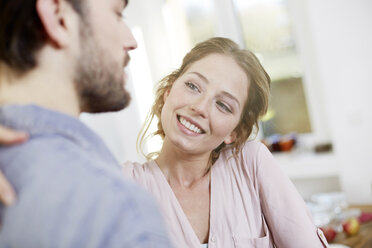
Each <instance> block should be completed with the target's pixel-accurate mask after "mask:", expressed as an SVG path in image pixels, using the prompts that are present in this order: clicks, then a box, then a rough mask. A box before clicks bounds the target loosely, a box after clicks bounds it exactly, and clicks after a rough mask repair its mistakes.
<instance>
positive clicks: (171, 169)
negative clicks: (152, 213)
mask: <svg viewBox="0 0 372 248" xmlns="http://www.w3.org/2000/svg"><path fill="white" fill-rule="evenodd" d="M209 155H210V154H190V153H186V152H184V151H182V150H180V149H179V148H177V147H176V146H174V145H172V144H168V143H167V141H164V144H163V147H162V150H161V151H160V154H159V156H158V158H157V159H156V163H157V164H158V166H159V168H160V170H161V171H162V172H163V174H164V176H165V178H166V179H167V180H168V182H169V184H170V185H177V186H181V187H183V188H192V187H193V186H195V185H196V184H199V182H201V181H204V180H206V179H208V180H209V170H208V168H209V166H208V162H209Z"/></svg>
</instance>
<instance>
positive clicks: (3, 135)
mask: <svg viewBox="0 0 372 248" xmlns="http://www.w3.org/2000/svg"><path fill="white" fill-rule="evenodd" d="M27 139H28V134H27V133H24V132H18V131H14V130H11V129H9V128H6V127H3V126H0V144H1V145H12V144H18V143H22V142H24V141H26V140H27Z"/></svg>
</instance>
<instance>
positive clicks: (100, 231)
mask: <svg viewBox="0 0 372 248" xmlns="http://www.w3.org/2000/svg"><path fill="white" fill-rule="evenodd" d="M44 143H45V144H44ZM7 152H10V153H2V154H8V155H10V156H12V153H13V155H14V154H18V156H16V157H14V156H13V158H12V159H11V158H10V157H8V159H5V161H3V159H2V160H1V161H0V162H1V165H2V169H3V172H4V173H5V176H6V177H7V178H9V179H10V181H11V183H12V184H13V185H14V187H15V189H16V191H17V194H18V202H17V204H16V205H15V206H14V207H12V208H9V209H5V210H4V211H3V216H2V217H3V224H4V227H5V226H6V228H3V229H2V231H1V233H2V235H3V237H4V238H5V240H12V237H13V236H12V235H15V234H16V233H18V234H21V235H22V237H24V239H25V242H24V244H26V242H31V243H33V242H34V237H36V238H40V239H42V238H45V237H47V236H51V237H53V240H52V239H49V238H47V239H45V241H46V242H54V241H58V242H62V243H63V242H65V241H64V237H66V236H69V235H71V236H69V237H70V238H71V239H66V240H68V241H69V242H72V241H76V242H80V241H82V240H85V241H88V240H89V237H93V236H95V237H96V238H92V240H89V242H92V244H93V243H95V244H96V243H99V242H102V240H104V239H107V242H113V243H118V244H119V243H121V244H123V243H131V242H134V240H137V239H140V237H141V236H143V237H149V238H150V240H152V239H157V238H159V239H160V240H163V242H167V239H166V237H165V231H164V229H163V227H162V220H161V219H160V215H159V213H158V211H157V206H156V204H155V203H154V200H153V199H152V197H151V196H150V195H149V194H148V193H146V192H144V191H143V190H142V189H141V188H140V187H139V186H137V185H136V184H135V183H134V182H130V181H128V180H125V179H124V177H123V176H122V174H121V170H120V167H118V166H116V165H112V164H111V165H110V164H106V163H109V161H107V160H106V159H104V158H100V156H99V155H97V154H94V151H89V150H85V149H83V148H81V147H80V146H75V145H74V143H73V142H72V143H69V141H65V140H63V139H55V138H50V137H39V138H37V139H32V140H31V141H29V142H28V143H25V144H23V145H22V146H18V147H13V148H12V149H8V150H7ZM4 162H5V163H7V164H4ZM25 223H27V225H25ZM32 225H37V226H38V230H34V228H33V227H32ZM158 226H159V229H158V230H157V227H158ZM78 230H79V231H78ZM77 233H79V235H80V237H78V236H74V235H76V234H77ZM18 234H17V235H18ZM121 235H122V236H121ZM96 239H97V240H96ZM99 239H100V240H99ZM0 241H1V235H0ZM9 242H10V241H9ZM12 242H13V241H12ZM12 242H11V243H12ZM14 242H18V241H14ZM66 242H67V241H66ZM105 242H106V241H105ZM138 242H140V240H138ZM17 244H20V243H17ZM22 244H23V243H22ZM51 244H53V243H48V245H49V247H50V245H51ZM48 245H46V246H44V247H48ZM31 247H32V246H31ZM61 247H64V246H61ZM66 247H68V246H66ZM92 247H95V246H94V245H92ZM107 247H117V246H116V245H114V246H110V245H108V246H107ZM140 247H142V246H140Z"/></svg>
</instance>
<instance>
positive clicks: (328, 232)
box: [320, 227, 337, 243]
mask: <svg viewBox="0 0 372 248" xmlns="http://www.w3.org/2000/svg"><path fill="white" fill-rule="evenodd" d="M320 230H322V231H323V233H324V236H325V237H326V239H327V241H328V242H329V243H330V242H332V241H333V240H334V239H335V237H336V235H337V232H336V231H335V229H333V228H332V227H321V228H320Z"/></svg>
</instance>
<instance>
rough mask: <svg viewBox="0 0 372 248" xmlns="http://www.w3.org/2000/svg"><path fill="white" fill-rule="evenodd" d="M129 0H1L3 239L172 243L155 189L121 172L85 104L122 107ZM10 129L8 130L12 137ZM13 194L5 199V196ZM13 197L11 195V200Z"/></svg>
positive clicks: (19, 242) (7, 243)
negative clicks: (8, 190) (84, 118)
mask: <svg viewBox="0 0 372 248" xmlns="http://www.w3.org/2000/svg"><path fill="white" fill-rule="evenodd" d="M126 5H127V1H124V0H0V106H1V107H0V125H1V126H2V127H1V128H0V136H2V134H5V136H3V137H5V138H3V140H2V141H1V142H3V143H8V144H10V143H20V142H22V141H24V140H25V139H26V138H27V136H26V135H25V134H23V133H18V134H17V133H13V134H12V133H11V132H9V130H8V129H6V128H4V127H8V128H10V129H14V130H22V131H24V132H26V133H28V134H29V138H28V141H27V142H24V143H23V144H20V145H14V146H1V147H0V170H1V171H2V172H3V173H4V175H5V176H6V178H7V179H9V181H10V183H11V184H12V186H13V187H14V189H15V191H16V192H17V202H16V203H15V204H13V205H12V206H10V207H4V206H1V207H0V217H1V225H2V226H1V230H0V247H38V248H40V247H146V248H147V247H169V246H170V245H169V241H168V239H167V237H166V235H165V231H164V230H165V229H164V228H163V223H162V221H161V218H160V214H159V213H158V210H157V208H156V206H155V204H154V201H153V200H152V199H151V197H150V196H149V195H148V194H147V193H145V192H143V191H142V190H141V189H139V188H138V187H137V186H136V185H134V183H131V182H127V181H125V180H124V179H123V176H122V174H121V170H120V166H119V165H118V164H117V162H116V161H115V159H114V158H113V156H112V155H111V153H110V152H109V151H108V149H107V148H106V147H105V145H104V144H103V142H102V141H101V140H100V139H99V138H98V136H97V135H95V134H94V133H93V132H91V131H90V130H89V129H88V128H86V127H85V126H84V125H83V124H82V123H81V122H80V121H79V120H78V119H77V117H78V115H79V113H80V112H82V111H85V112H91V113H98V112H107V111H116V110H120V109H122V108H124V107H126V106H127V105H128V103H129V100H130V97H129V94H128V92H127V91H126V90H125V88H124V84H125V73H124V70H123V68H124V67H125V66H126V65H127V64H128V62H129V56H128V51H130V50H132V49H135V48H136V46H137V44H136V41H135V40H134V38H133V36H132V34H131V32H130V30H129V28H128V27H127V25H126V24H125V23H124V22H123V21H122V18H121V13H122V10H123V8H124V7H125V6H126ZM6 134H9V135H8V136H7V135H6ZM5 198H7V197H5ZM6 201H8V202H9V203H10V202H11V201H12V196H10V197H8V199H7V200H6Z"/></svg>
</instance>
